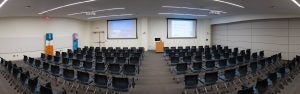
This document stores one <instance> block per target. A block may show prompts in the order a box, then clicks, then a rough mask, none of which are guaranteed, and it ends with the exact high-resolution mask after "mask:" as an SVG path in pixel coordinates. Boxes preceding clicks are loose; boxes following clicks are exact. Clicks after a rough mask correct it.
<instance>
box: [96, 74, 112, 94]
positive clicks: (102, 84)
mask: <svg viewBox="0 0 300 94" xmlns="http://www.w3.org/2000/svg"><path fill="white" fill-rule="evenodd" d="M94 83H95V86H96V87H97V88H98V89H106V92H105V94H107V92H108V91H107V90H108V88H109V86H110V84H111V83H110V82H109V78H108V77H107V76H106V75H99V74H95V76H94ZM96 91H97V89H96V88H95V90H94V94H95V93H96Z"/></svg>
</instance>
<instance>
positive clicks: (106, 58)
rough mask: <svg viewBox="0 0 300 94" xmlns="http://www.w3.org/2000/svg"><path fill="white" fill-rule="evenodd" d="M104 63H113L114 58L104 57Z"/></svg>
mask: <svg viewBox="0 0 300 94" xmlns="http://www.w3.org/2000/svg"><path fill="white" fill-rule="evenodd" d="M105 63H108V64H113V63H115V57H105Z"/></svg>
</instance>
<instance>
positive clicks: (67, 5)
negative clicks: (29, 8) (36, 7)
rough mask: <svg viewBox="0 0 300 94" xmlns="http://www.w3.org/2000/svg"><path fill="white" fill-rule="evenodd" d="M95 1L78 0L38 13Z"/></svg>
mask: <svg viewBox="0 0 300 94" xmlns="http://www.w3.org/2000/svg"><path fill="white" fill-rule="evenodd" d="M93 1H96V0H87V1H81V2H76V3H71V4H66V5H63V6H59V7H56V8H52V9H49V10H46V11H43V12H40V13H38V14H44V13H47V12H50V11H53V10H57V9H61V8H65V7H69V6H73V5H78V4H83V3H88V2H93Z"/></svg>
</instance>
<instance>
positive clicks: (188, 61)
mask: <svg viewBox="0 0 300 94" xmlns="http://www.w3.org/2000/svg"><path fill="white" fill-rule="evenodd" d="M182 60H183V61H184V62H186V63H191V62H192V56H184V57H183V58H182Z"/></svg>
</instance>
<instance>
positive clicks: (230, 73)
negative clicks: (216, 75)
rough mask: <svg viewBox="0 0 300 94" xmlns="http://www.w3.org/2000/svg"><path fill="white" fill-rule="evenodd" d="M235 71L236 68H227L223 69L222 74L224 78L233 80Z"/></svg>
mask: <svg viewBox="0 0 300 94" xmlns="http://www.w3.org/2000/svg"><path fill="white" fill-rule="evenodd" d="M235 72H236V69H229V70H225V71H224V76H225V78H226V80H229V81H231V80H233V79H234V78H235Z"/></svg>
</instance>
